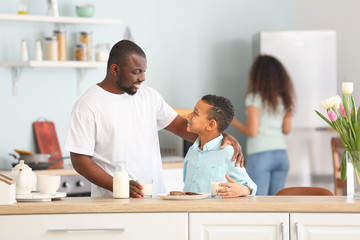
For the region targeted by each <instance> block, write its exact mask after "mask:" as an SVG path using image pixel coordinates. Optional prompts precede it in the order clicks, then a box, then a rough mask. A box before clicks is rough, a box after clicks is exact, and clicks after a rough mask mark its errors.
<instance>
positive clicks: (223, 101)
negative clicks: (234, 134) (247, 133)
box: [201, 94, 234, 132]
mask: <svg viewBox="0 0 360 240" xmlns="http://www.w3.org/2000/svg"><path fill="white" fill-rule="evenodd" d="M201 100H203V101H205V102H206V103H207V104H209V105H211V106H212V108H211V109H210V110H209V112H208V118H209V119H214V120H215V121H216V122H217V124H218V130H219V132H223V131H224V130H225V129H227V128H228V127H229V126H230V124H231V121H232V120H233V118H234V106H233V105H232V103H231V102H230V100H229V99H227V98H225V97H222V96H216V95H211V94H208V95H205V96H203V97H202V98H201Z"/></svg>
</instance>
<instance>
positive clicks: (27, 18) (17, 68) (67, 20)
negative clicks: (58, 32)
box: [0, 14, 121, 95]
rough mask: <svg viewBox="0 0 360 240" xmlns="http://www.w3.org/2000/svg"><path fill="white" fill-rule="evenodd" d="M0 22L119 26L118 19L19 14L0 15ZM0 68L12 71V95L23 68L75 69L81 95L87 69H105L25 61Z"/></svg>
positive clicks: (82, 63) (101, 64)
mask: <svg viewBox="0 0 360 240" xmlns="http://www.w3.org/2000/svg"><path fill="white" fill-rule="evenodd" d="M0 21H15V22H23V23H31V22H42V23H50V24H56V25H57V26H58V27H59V28H64V27H65V26H66V25H69V24H112V25H118V24H121V20H120V19H101V18H100V19H98V18H81V17H52V16H37V15H20V14H0ZM0 66H3V67H10V68H11V70H12V82H13V95H17V87H18V82H19V79H20V76H21V74H22V72H23V70H24V69H25V68H43V67H51V68H75V69H76V71H77V88H78V90H77V92H78V94H81V83H82V81H83V79H84V77H85V74H86V72H87V70H88V69H93V68H105V67H106V63H105V62H92V61H27V62H20V61H19V62H6V61H3V62H0Z"/></svg>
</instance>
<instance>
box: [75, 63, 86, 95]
mask: <svg viewBox="0 0 360 240" xmlns="http://www.w3.org/2000/svg"><path fill="white" fill-rule="evenodd" d="M86 72H87V69H86V68H77V69H76V73H77V74H76V75H77V95H81V94H82V85H83V82H84V78H85V75H86Z"/></svg>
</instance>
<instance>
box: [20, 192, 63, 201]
mask: <svg viewBox="0 0 360 240" xmlns="http://www.w3.org/2000/svg"><path fill="white" fill-rule="evenodd" d="M64 197H66V193H64V192H57V193H55V194H43V193H40V192H32V193H30V194H16V201H18V202H50V201H51V200H56V199H61V198H64Z"/></svg>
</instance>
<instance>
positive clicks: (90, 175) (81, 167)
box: [70, 152, 113, 191]
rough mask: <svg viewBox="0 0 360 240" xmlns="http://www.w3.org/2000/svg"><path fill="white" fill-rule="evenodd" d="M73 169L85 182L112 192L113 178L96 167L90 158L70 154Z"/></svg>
mask: <svg viewBox="0 0 360 240" xmlns="http://www.w3.org/2000/svg"><path fill="white" fill-rule="evenodd" d="M70 157H71V162H72V165H73V166H74V169H75V170H76V171H77V172H78V173H79V174H80V175H82V176H84V177H85V178H86V179H87V180H89V181H90V182H92V183H93V184H96V185H98V186H99V187H102V188H105V189H107V190H109V191H112V190H113V178H112V176H110V175H109V174H108V173H106V172H105V171H104V170H103V169H102V168H101V167H100V166H99V165H97V164H96V163H95V162H94V161H93V160H92V159H91V157H90V156H87V155H82V154H77V153H73V152H71V153H70Z"/></svg>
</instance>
